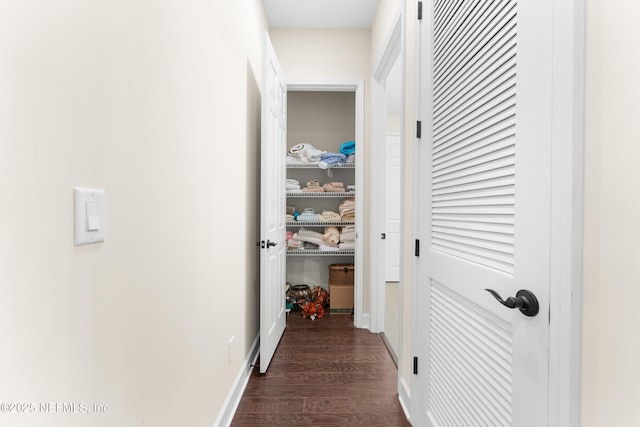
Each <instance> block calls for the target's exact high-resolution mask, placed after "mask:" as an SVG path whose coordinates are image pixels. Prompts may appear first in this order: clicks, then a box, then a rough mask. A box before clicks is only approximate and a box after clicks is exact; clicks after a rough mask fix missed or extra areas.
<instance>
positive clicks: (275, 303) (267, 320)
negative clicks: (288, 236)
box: [260, 33, 287, 373]
mask: <svg viewBox="0 0 640 427" xmlns="http://www.w3.org/2000/svg"><path fill="white" fill-rule="evenodd" d="M262 65H263V66H262V142H261V150H260V151H261V185H260V187H261V188H260V198H261V200H260V209H261V212H260V236H261V237H260V239H261V240H260V245H261V248H260V372H261V373H265V372H266V371H267V368H268V367H269V363H270V362H271V358H272V357H273V354H274V353H275V351H276V348H277V347H278V343H279V342H280V338H281V337H282V334H283V333H284V328H285V326H286V311H285V304H286V301H285V282H286V279H285V274H286V271H285V269H286V243H285V233H286V224H285V203H286V200H285V188H284V183H285V156H286V144H287V134H286V131H287V121H286V118H287V88H286V86H285V83H284V82H283V78H282V72H281V70H280V65H279V63H278V59H277V57H276V55H275V52H274V50H273V47H272V45H271V40H270V39H269V36H268V34H267V33H265V37H264V50H263V64H262Z"/></svg>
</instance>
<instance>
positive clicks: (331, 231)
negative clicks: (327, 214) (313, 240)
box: [324, 226, 340, 245]
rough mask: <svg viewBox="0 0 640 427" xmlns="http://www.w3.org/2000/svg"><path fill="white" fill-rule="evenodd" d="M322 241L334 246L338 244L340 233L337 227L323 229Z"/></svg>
mask: <svg viewBox="0 0 640 427" xmlns="http://www.w3.org/2000/svg"><path fill="white" fill-rule="evenodd" d="M324 240H326V241H327V242H329V243H332V244H334V245H336V244H338V242H340V231H338V227H333V226H332V227H325V229H324Z"/></svg>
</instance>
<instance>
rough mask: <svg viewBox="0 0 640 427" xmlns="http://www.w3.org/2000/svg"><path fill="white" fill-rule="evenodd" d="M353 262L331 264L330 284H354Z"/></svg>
mask: <svg viewBox="0 0 640 427" xmlns="http://www.w3.org/2000/svg"><path fill="white" fill-rule="evenodd" d="M353 270H354V269H353V264H331V265H329V285H331V286H336V285H338V286H353Z"/></svg>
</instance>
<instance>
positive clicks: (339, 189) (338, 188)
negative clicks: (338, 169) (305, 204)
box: [322, 182, 345, 193]
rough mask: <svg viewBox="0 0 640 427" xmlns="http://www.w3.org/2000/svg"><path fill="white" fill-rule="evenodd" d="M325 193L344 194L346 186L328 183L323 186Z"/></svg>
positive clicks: (338, 183) (340, 183)
mask: <svg viewBox="0 0 640 427" xmlns="http://www.w3.org/2000/svg"><path fill="white" fill-rule="evenodd" d="M322 188H324V191H327V192H329V193H344V191H345V189H344V184H343V183H342V182H327V183H326V184H324V185H323V186H322Z"/></svg>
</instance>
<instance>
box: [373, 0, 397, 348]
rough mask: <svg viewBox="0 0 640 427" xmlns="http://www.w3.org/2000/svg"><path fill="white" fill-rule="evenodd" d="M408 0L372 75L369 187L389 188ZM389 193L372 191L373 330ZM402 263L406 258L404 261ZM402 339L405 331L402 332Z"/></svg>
mask: <svg viewBox="0 0 640 427" xmlns="http://www.w3.org/2000/svg"><path fill="white" fill-rule="evenodd" d="M403 11H404V0H403V1H402V2H401V4H400V7H399V10H398V12H397V14H396V18H395V20H394V23H393V26H392V28H391V30H390V32H389V34H388V35H387V38H386V41H385V43H384V45H383V48H382V52H381V53H380V56H379V58H378V60H377V61H376V65H375V66H374V67H373V74H372V76H371V110H372V111H371V147H372V149H371V152H370V153H369V168H370V170H372V171H376V172H375V173H372V174H370V178H369V181H370V182H369V186H370V187H369V188H371V189H372V190H373V189H376V188H385V187H384V184H385V168H386V161H385V155H384V153H385V152H386V144H387V136H386V132H387V131H386V126H385V123H386V121H387V117H386V108H385V81H386V79H387V76H388V75H389V73H390V72H391V69H392V68H393V66H394V64H395V61H396V59H398V58H400V76H401V80H402V82H401V88H402V92H403V97H402V98H403V99H404V90H405V64H404V63H405V60H404V44H405V43H404V14H403ZM404 122H405V106H404V102H403V103H402V107H401V112H400V170H401V171H403V170H404V168H405V166H404V152H405V149H404V144H405V135H404V126H405V123H404ZM404 187H405V180H404V174H402V172H401V178H400V191H401V194H403V192H404ZM385 202H386V200H385V196H384V192H382V191H371V192H370V193H369V236H370V240H369V259H370V260H371V262H370V263H369V282H370V315H371V316H370V328H369V329H370V330H371V332H382V331H383V330H384V298H385V287H384V277H385V272H384V265H385V252H384V245H383V244H382V243H383V242H382V241H381V239H380V234H381V233H383V232H384V228H385V218H384V214H382V212H384V209H385ZM403 205H404V204H403V203H401V207H400V217H401V218H402V217H404V206H403ZM400 230H401V231H400V259H401V260H402V259H404V253H403V234H404V231H403V230H404V224H403V225H402V226H401V229H400ZM401 264H402V261H401ZM402 277H403V273H402V266H401V268H400V295H402V293H403V291H402V289H403V285H402V283H403V278H402ZM400 306H401V310H400V311H401V312H402V298H400ZM400 340H402V334H400ZM398 347H399V350H400V351H398V360H400V359H401V348H402V343H401V341H400V342H399V343H398Z"/></svg>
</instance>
